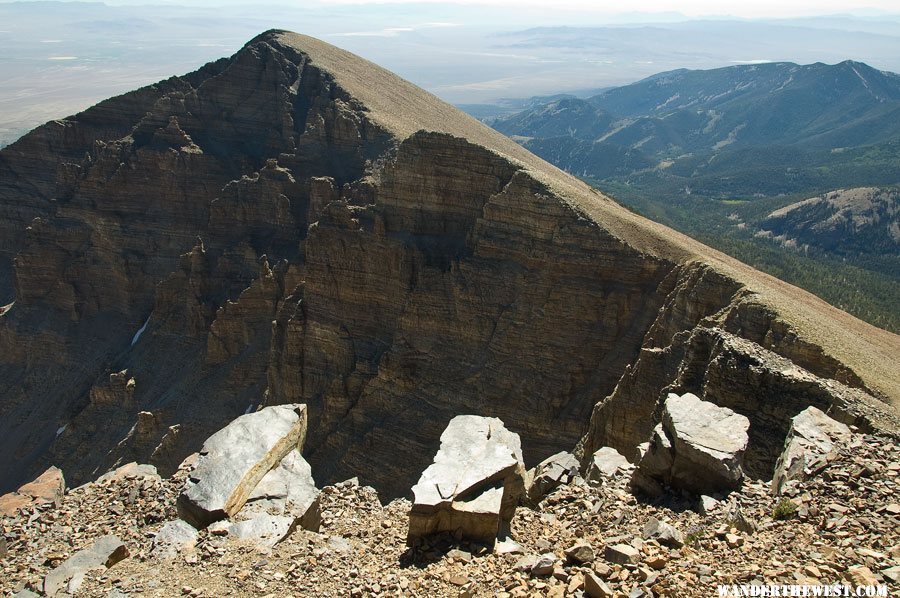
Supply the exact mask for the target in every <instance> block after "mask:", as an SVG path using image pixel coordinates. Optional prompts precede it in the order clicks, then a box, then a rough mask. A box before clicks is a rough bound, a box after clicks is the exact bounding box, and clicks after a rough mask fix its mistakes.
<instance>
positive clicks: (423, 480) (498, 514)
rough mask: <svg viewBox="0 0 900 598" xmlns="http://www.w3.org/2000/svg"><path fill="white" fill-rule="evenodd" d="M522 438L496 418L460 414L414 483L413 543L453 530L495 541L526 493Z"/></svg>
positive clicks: (411, 521) (411, 537) (467, 536)
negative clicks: (431, 459) (520, 439)
mask: <svg viewBox="0 0 900 598" xmlns="http://www.w3.org/2000/svg"><path fill="white" fill-rule="evenodd" d="M524 474H525V467H524V465H523V463H522V447H521V444H520V441H519V436H518V435H517V434H514V433H512V432H510V431H508V430H507V429H506V428H505V427H504V425H503V422H501V421H500V420H499V419H497V418H487V417H478V416H474V415H460V416H457V417H455V418H453V419H452V420H450V423H449V424H448V425H447V429H446V430H444V433H443V434H441V447H440V449H439V450H438V452H437V454H436V455H435V457H434V463H432V465H431V466H430V467H428V469H426V470H425V471H424V472H422V476H421V477H420V478H419V482H418V483H417V484H416V485H415V486H413V488H412V493H413V504H412V508H411V510H410V513H409V534H408V541H409V542H410V543H413V542H415V541H416V540H417V539H418V538H421V537H423V536H427V535H429V534H434V533H438V532H443V531H448V532H451V533H454V534H459V535H461V536H462V537H464V538H467V539H469V540H474V541H477V542H484V543H489V544H493V543H494V540H495V539H496V538H497V535H498V534H499V533H501V532H502V531H505V530H507V529H508V525H509V522H510V520H511V519H512V516H513V514H514V513H515V509H516V505H518V504H519V501H520V500H521V499H522V498H523V496H524V494H525V485H524V479H523V476H524Z"/></svg>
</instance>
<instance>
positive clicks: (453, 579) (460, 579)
mask: <svg viewBox="0 0 900 598" xmlns="http://www.w3.org/2000/svg"><path fill="white" fill-rule="evenodd" d="M450 583H452V584H453V585H455V586H464V585H466V584H467V583H469V578H468V577H466V576H465V575H460V574H459V573H454V574H453V575H451V576H450Z"/></svg>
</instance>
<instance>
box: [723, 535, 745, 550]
mask: <svg viewBox="0 0 900 598" xmlns="http://www.w3.org/2000/svg"><path fill="white" fill-rule="evenodd" d="M725 542H727V543H728V546H730V547H731V548H737V547H738V546H743V545H744V538H742V537H741V536H738V535H737V534H725Z"/></svg>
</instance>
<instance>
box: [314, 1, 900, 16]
mask: <svg viewBox="0 0 900 598" xmlns="http://www.w3.org/2000/svg"><path fill="white" fill-rule="evenodd" d="M316 3H317V4H465V5H470V6H471V5H484V6H506V7H510V8H521V7H523V6H529V7H534V8H541V9H546V10H547V11H548V12H549V11H556V10H561V9H565V10H574V11H585V12H596V13H607V14H619V13H629V12H651V13H652V12H669V11H671V12H679V13H682V14H685V15H688V16H702V15H734V16H741V17H781V16H797V15H814V14H828V13H836V12H853V13H859V12H862V13H866V12H871V11H885V12H898V10H900V6H898V2H897V0H752V1H747V0H743V1H734V0H725V1H723V0H639V1H637V2H628V3H626V2H616V3H609V4H605V3H601V2H597V0H555V1H554V2H552V4H549V3H548V2H547V0H456V1H454V2H447V1H446V0H318V2H316Z"/></svg>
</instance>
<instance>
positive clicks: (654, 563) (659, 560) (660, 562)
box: [646, 555, 669, 571]
mask: <svg viewBox="0 0 900 598" xmlns="http://www.w3.org/2000/svg"><path fill="white" fill-rule="evenodd" d="M646 562H647V565H648V566H649V567H650V568H651V569H654V570H656V571H662V570H663V569H665V568H666V564H667V563H668V562H669V561H668V559H666V557H664V556H662V555H655V556H652V557H650V558H649V559H647V561H646Z"/></svg>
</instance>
